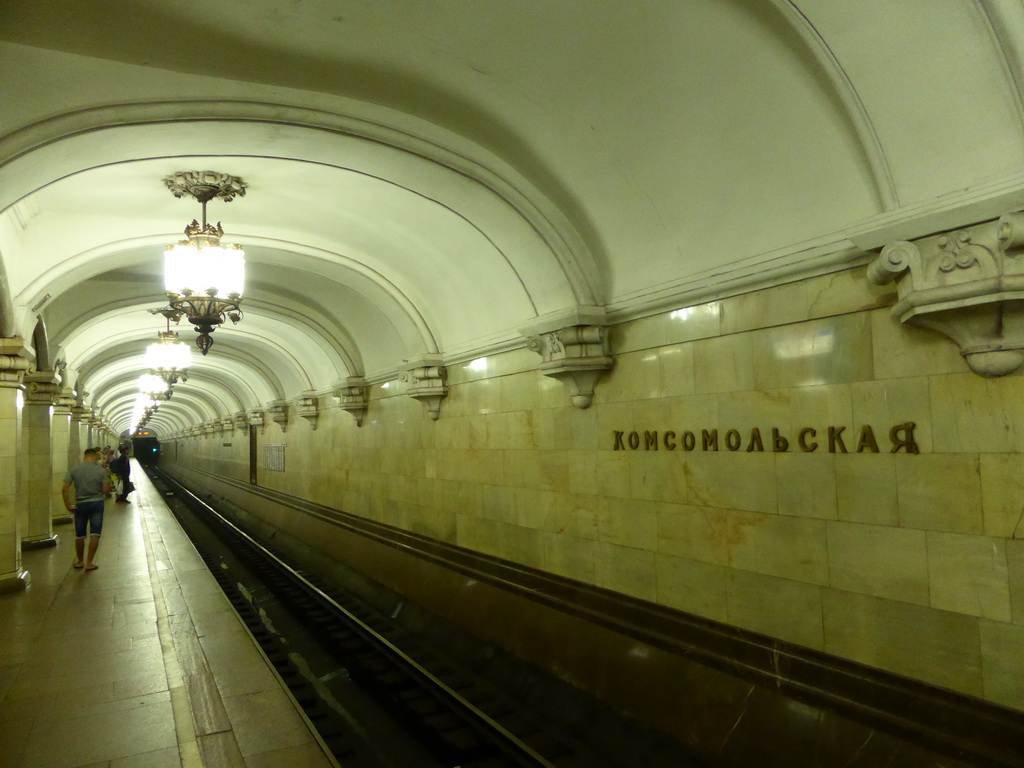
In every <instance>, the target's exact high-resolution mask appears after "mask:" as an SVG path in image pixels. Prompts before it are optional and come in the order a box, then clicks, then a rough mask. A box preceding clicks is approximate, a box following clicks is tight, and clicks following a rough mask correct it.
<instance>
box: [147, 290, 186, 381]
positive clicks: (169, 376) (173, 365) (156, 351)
mask: <svg viewBox="0 0 1024 768" xmlns="http://www.w3.org/2000/svg"><path fill="white" fill-rule="evenodd" d="M150 311H152V312H154V313H156V312H159V313H161V314H163V315H164V317H166V318H167V330H166V331H160V332H159V333H158V334H157V338H158V339H159V341H157V342H155V343H153V344H150V345H148V346H147V347H146V365H147V367H148V368H149V372H150V373H152V374H154V375H156V376H159V377H160V378H161V379H163V380H164V381H165V382H166V383H167V388H170V386H171V385H172V384H177V383H178V381H179V380H180V381H188V369H189V367H190V366H191V365H192V350H191V349H190V348H189V346H188V344H185V343H184V342H182V341H179V340H178V334H177V333H176V332H175V331H172V330H171V319H172V318H173V319H175V320H177V319H179V318H180V317H181V315H180V314H179V313H178V312H176V311H173V312H172V311H169V310H165V309H156V310H150Z"/></svg>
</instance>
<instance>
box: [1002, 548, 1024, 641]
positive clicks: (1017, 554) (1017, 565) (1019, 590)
mask: <svg viewBox="0 0 1024 768" xmlns="http://www.w3.org/2000/svg"><path fill="white" fill-rule="evenodd" d="M1006 566H1007V578H1008V580H1009V582H1010V614H1011V616H1012V619H1013V623H1014V624H1024V539H1013V540H1012V541H1007V542H1006Z"/></svg>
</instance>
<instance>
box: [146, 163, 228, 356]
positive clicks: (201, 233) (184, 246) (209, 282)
mask: <svg viewBox="0 0 1024 768" xmlns="http://www.w3.org/2000/svg"><path fill="white" fill-rule="evenodd" d="M164 184H165V185H166V186H167V188H168V189H169V190H170V191H171V193H172V194H173V195H174V196H175V197H184V196H185V195H190V196H191V197H194V198H195V199H196V200H197V201H199V204H200V205H201V206H202V209H203V216H202V219H203V220H202V223H200V222H199V221H196V220H195V219H193V220H192V223H191V224H189V225H188V226H187V227H185V237H186V239H185V240H181V241H179V242H178V243H176V244H175V245H170V246H168V247H167V250H166V252H165V254H164V289H165V290H166V291H167V299H168V303H169V307H168V309H169V310H173V311H175V312H179V313H180V314H181V315H184V316H185V317H186V318H188V321H189V322H190V323H192V325H193V326H195V330H196V332H197V333H198V334H199V337H198V338H197V339H196V346H198V347H199V350H200V351H201V352H202V353H203V354H204V355H205V354H206V353H207V352H208V351H209V349H210V347H211V346H212V345H213V339H212V338H211V337H210V334H211V333H213V332H214V331H215V330H216V329H217V326H218V325H220V324H221V323H223V322H224V321H225V320H231V322H232V323H237V322H238V321H239V320H241V319H242V310H241V308H240V307H239V303H240V302H241V300H242V293H243V292H244V288H245V252H244V251H243V250H242V249H241V248H240V247H238V246H237V245H228V244H223V245H222V244H221V237H223V235H224V228H223V227H221V225H220V222H217V224H216V225H213V224H209V223H207V221H206V204H207V203H208V202H209V201H210V200H212V199H213V198H215V197H217V198H220V199H221V200H223V201H224V202H226V203H229V202H231V201H232V200H234V199H235V197H243V196H244V195H245V188H246V185H245V182H243V181H242V180H241V179H240V178H238V177H237V176H229V175H228V174H225V173H217V172H215V171H180V172H178V173H176V174H174V175H173V176H168V177H166V178H165V179H164Z"/></svg>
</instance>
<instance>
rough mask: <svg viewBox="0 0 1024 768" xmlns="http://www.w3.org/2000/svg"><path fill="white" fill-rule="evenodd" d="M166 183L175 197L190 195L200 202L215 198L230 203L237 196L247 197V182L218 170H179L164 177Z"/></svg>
mask: <svg viewBox="0 0 1024 768" xmlns="http://www.w3.org/2000/svg"><path fill="white" fill-rule="evenodd" d="M164 185H165V186H166V187H167V189H169V190H170V192H171V194H172V195H174V196H175V197H178V198H181V197H185V196H186V195H188V196H189V197H194V198H195V199H196V200H198V201H199V202H200V203H205V202H209V201H210V200H213V198H215V197H216V198H218V199H219V200H223V201H224V202H225V203H230V202H231V201H232V200H234V199H235V198H236V197H245V190H246V187H247V185H246V183H245V182H244V181H242V180H241V179H240V178H238V177H237V176H232V175H230V174H227V173H218V172H217V171H178V172H177V173H173V174H171V175H170V176H165V177H164Z"/></svg>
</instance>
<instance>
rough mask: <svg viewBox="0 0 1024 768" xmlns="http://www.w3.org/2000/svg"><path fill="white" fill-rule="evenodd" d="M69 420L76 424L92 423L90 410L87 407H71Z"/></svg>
mask: <svg viewBox="0 0 1024 768" xmlns="http://www.w3.org/2000/svg"><path fill="white" fill-rule="evenodd" d="M76 403H77V401H76ZM71 420H72V421H74V422H77V423H81V422H85V423H86V424H88V423H89V422H91V421H92V408H90V407H89V406H88V405H77V404H76V405H73V406H71Z"/></svg>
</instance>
